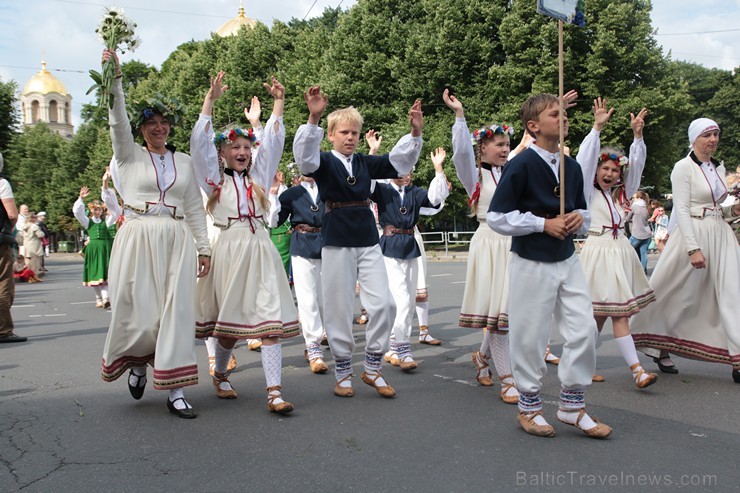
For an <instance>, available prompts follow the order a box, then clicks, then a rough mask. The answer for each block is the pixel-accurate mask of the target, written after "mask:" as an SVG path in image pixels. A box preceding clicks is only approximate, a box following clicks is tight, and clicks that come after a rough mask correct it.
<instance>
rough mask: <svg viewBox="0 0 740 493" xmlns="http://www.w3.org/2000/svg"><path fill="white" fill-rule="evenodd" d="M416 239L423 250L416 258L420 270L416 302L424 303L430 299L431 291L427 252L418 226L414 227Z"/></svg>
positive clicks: (417, 268) (417, 267) (418, 270)
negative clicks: (428, 282) (429, 287)
mask: <svg viewBox="0 0 740 493" xmlns="http://www.w3.org/2000/svg"><path fill="white" fill-rule="evenodd" d="M414 239H415V240H416V243H417V244H418V245H419V250H421V256H420V257H418V258H416V259H415V262H416V271H417V272H418V277H417V279H416V302H417V303H423V302H425V301H429V291H428V289H427V252H426V250H424V238H423V237H422V236H421V233H420V232H419V228H417V227H414Z"/></svg>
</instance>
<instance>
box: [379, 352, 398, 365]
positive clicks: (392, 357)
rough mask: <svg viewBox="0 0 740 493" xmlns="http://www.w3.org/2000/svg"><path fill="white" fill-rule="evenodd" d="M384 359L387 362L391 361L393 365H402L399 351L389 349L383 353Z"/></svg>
mask: <svg viewBox="0 0 740 493" xmlns="http://www.w3.org/2000/svg"><path fill="white" fill-rule="evenodd" d="M383 360H385V362H386V363H390V364H391V365H393V366H401V361H400V360H399V359H398V353H396V352H395V351H388V352H387V353H385V354H384V355H383Z"/></svg>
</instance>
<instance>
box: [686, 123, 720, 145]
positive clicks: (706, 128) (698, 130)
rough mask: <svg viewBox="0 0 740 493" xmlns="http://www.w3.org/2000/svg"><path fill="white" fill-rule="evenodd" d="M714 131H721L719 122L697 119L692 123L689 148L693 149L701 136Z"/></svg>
mask: <svg viewBox="0 0 740 493" xmlns="http://www.w3.org/2000/svg"><path fill="white" fill-rule="evenodd" d="M712 130H719V125H717V122H715V121H714V120H710V119H709V118H697V119H696V120H694V121H693V122H691V125H689V147H690V148H691V149H693V148H694V142H696V138H697V137H699V136H700V135H701V134H703V133H705V132H710V131H712Z"/></svg>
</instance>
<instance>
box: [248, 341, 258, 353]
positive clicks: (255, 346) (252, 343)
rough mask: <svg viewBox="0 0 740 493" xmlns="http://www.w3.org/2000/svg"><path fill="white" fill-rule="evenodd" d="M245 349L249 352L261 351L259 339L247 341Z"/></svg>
mask: <svg viewBox="0 0 740 493" xmlns="http://www.w3.org/2000/svg"><path fill="white" fill-rule="evenodd" d="M247 349H249V350H250V351H262V341H261V340H260V339H249V340H248V341H247Z"/></svg>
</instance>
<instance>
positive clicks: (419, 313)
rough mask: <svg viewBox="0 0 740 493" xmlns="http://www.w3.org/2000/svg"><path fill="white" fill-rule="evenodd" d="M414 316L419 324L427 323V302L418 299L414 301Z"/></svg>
mask: <svg viewBox="0 0 740 493" xmlns="http://www.w3.org/2000/svg"><path fill="white" fill-rule="evenodd" d="M416 317H417V318H418V319H419V325H429V302H428V301H419V302H417V303H416Z"/></svg>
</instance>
